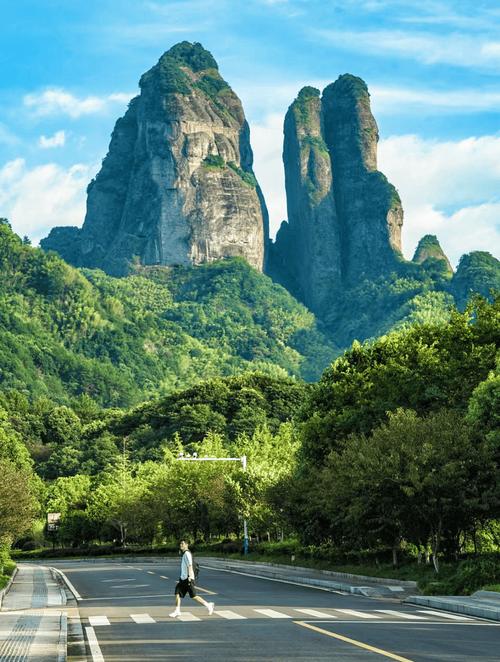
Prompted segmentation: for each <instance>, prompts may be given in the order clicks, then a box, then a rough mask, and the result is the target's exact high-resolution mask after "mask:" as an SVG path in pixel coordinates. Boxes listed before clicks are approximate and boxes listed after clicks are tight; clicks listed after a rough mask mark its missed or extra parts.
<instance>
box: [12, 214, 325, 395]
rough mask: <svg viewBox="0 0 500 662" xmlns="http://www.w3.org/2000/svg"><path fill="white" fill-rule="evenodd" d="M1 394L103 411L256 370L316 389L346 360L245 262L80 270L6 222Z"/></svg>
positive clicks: (285, 296)
mask: <svg viewBox="0 0 500 662" xmlns="http://www.w3.org/2000/svg"><path fill="white" fill-rule="evenodd" d="M0 273H1V275H2V278H1V281H0V330H1V333H0V388H1V389H2V390H3V391H6V390H8V389H16V390H19V391H22V392H25V393H28V394H30V396H33V397H35V398H39V397H42V396H45V397H49V398H50V399H51V400H54V401H57V402H60V403H64V402H65V403H67V402H69V401H70V400H71V398H73V397H75V396H80V395H82V394H86V395H88V396H89V397H91V398H92V399H93V400H94V401H95V402H96V403H98V404H100V405H103V406H130V405H132V404H134V403H137V402H140V401H142V400H144V399H146V398H148V397H151V396H153V395H159V394H162V393H169V392H171V391H172V390H175V389H179V388H186V387H188V386H190V385H192V384H195V383H198V382H199V381H202V380H206V379H210V378H213V377H217V376H220V375H233V374H239V373H242V372H245V371H246V370H259V371H261V372H265V373H267V374H269V375H275V376H287V375H290V376H294V377H297V378H302V379H306V380H313V379H316V378H318V377H319V375H320V374H321V371H322V370H323V369H324V367H325V366H326V365H328V363H329V362H330V361H331V360H332V358H333V357H334V355H335V348H334V346H333V343H332V342H331V341H329V340H328V339H327V338H326V337H325V335H324V334H322V333H321V332H320V331H318V329H317V327H316V322H315V319H314V316H313V315H312V314H311V313H310V312H309V311H307V309H306V308H305V307H304V306H302V305H301V304H299V303H298V302H297V301H295V299H293V297H292V296H291V295H289V294H288V293H287V292H286V291H285V290H284V289H283V288H282V287H280V286H278V285H275V284H273V283H272V281H271V280H270V279H269V278H268V277H266V276H264V275H262V274H259V273H258V272H256V271H255V270H253V269H252V268H251V267H249V266H248V265H247V264H246V263H245V262H244V261H243V260H241V259H234V260H227V261H223V262H218V263H214V264H210V265H204V266H201V267H199V268H198V269H196V270H193V269H183V268H180V267H179V268H169V267H163V268H151V269H140V270H138V272H137V273H136V274H135V275H132V276H129V277H127V278H122V279H117V278H112V277H110V276H107V275H106V274H104V273H103V272H101V271H98V270H95V271H92V270H83V271H79V270H77V269H75V268H73V267H70V266H69V265H68V264H66V263H65V262H64V261H63V260H62V259H61V258H59V257H58V256H57V255H55V254H51V253H45V252H44V251H42V250H41V249H37V248H32V247H31V246H29V245H27V244H26V243H25V242H22V241H21V240H20V239H19V237H17V235H15V234H14V233H13V232H12V231H11V229H10V226H9V225H8V223H7V222H6V221H5V220H4V221H2V223H1V224H0Z"/></svg>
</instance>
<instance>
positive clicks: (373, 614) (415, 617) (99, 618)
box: [87, 607, 474, 627]
mask: <svg viewBox="0 0 500 662" xmlns="http://www.w3.org/2000/svg"><path fill="white" fill-rule="evenodd" d="M242 611H243V612H244V613H241V612H242ZM305 617H308V620H310V619H316V620H344V621H345V620H348V621H353V620H354V621H355V620H359V621H363V620H373V621H383V620H386V621H387V620H390V621H391V622H394V621H399V620H400V621H401V622H407V623H408V622H410V621H413V622H415V623H418V622H421V621H434V622H435V621H436V620H440V619H442V621H443V622H449V621H450V620H451V621H462V622H465V621H473V620H474V619H472V618H470V617H467V616H461V615H457V614H449V613H446V612H439V611H433V610H430V609H417V610H414V611H404V610H397V609H373V610H370V611H359V610H357V609H324V608H322V609H313V608H309V607H294V608H292V607H284V608H281V607H280V608H279V609H271V608H269V607H266V608H264V607H259V608H257V607H254V608H251V607H245V608H241V607H240V611H239V612H238V611H233V610H232V609H217V610H215V611H214V613H213V615H212V616H208V614H207V613H206V611H205V610H201V609H200V611H199V613H198V615H196V614H193V613H192V612H190V611H183V612H182V613H181V615H180V616H178V617H177V618H176V619H175V620H178V621H183V622H187V623H189V622H196V621H203V620H206V619H207V618H209V619H213V618H221V619H224V620H228V621H236V620H249V619H252V618H270V619H292V618H295V619H298V618H301V619H304V618H305ZM87 618H88V622H89V625H91V626H92V627H102V626H108V625H112V623H113V622H118V621H119V622H123V621H124V620H125V621H129V622H134V623H137V624H141V625H144V624H154V623H158V622H165V621H172V622H173V621H174V619H172V618H169V617H168V616H167V614H166V613H165V614H163V613H162V614H161V615H159V614H156V613H155V615H154V616H151V614H147V613H141V614H127V615H126V616H124V615H120V616H119V617H115V618H113V616H111V615H110V616H109V617H108V616H107V615H105V614H98V615H95V616H88V617H87Z"/></svg>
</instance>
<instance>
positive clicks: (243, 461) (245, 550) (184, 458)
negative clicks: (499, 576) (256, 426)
mask: <svg viewBox="0 0 500 662" xmlns="http://www.w3.org/2000/svg"><path fill="white" fill-rule="evenodd" d="M177 460H179V462H241V466H242V467H243V471H246V470H247V456H246V455H242V456H241V457H207V456H205V457H198V453H193V455H192V456H191V455H189V453H187V455H184V453H179V455H178V456H177ZM243 553H244V554H245V555H246V554H248V524H247V518H246V517H244V518H243Z"/></svg>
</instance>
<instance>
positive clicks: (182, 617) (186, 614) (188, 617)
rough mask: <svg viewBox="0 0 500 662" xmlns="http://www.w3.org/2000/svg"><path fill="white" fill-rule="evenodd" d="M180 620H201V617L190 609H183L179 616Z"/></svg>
mask: <svg viewBox="0 0 500 662" xmlns="http://www.w3.org/2000/svg"><path fill="white" fill-rule="evenodd" d="M177 620H178V621H186V622H190V621H201V618H198V616H195V615H194V614H191V613H190V612H189V611H183V612H182V614H181V615H180V616H177Z"/></svg>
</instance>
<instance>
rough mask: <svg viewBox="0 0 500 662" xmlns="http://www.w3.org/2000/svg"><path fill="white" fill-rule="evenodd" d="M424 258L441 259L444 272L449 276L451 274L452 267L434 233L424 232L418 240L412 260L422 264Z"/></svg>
mask: <svg viewBox="0 0 500 662" xmlns="http://www.w3.org/2000/svg"><path fill="white" fill-rule="evenodd" d="M426 260H441V261H442V262H443V263H444V266H445V270H446V273H447V274H448V275H449V276H452V275H453V268H452V266H451V264H450V261H449V260H448V258H447V257H446V255H445V254H444V251H443V249H442V248H441V244H440V243H439V241H438V238H437V237H436V235H433V234H426V235H425V236H423V237H422V239H421V240H420V241H419V242H418V246H417V249H416V250H415V255H414V256H413V260H412V262H415V263H416V264H423V263H424V262H425V261H426Z"/></svg>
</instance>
